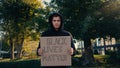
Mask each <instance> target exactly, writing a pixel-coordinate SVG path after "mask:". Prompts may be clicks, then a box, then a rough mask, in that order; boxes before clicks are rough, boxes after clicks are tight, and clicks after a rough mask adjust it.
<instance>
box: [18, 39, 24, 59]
mask: <svg viewBox="0 0 120 68" xmlns="http://www.w3.org/2000/svg"><path fill="white" fill-rule="evenodd" d="M18 42H19V43H17V48H16V49H17V56H16V58H17V59H21V58H22V47H23V42H24V38H22V39H20V40H19V41H18Z"/></svg>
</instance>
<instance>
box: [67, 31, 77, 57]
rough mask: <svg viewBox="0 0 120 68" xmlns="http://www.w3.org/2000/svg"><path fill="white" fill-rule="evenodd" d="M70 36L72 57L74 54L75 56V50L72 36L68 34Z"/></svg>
mask: <svg viewBox="0 0 120 68" xmlns="http://www.w3.org/2000/svg"><path fill="white" fill-rule="evenodd" d="M69 34H70V36H71V47H72V48H73V50H74V52H73V55H72V56H74V55H75V54H76V49H75V45H74V42H73V36H72V34H71V33H69Z"/></svg>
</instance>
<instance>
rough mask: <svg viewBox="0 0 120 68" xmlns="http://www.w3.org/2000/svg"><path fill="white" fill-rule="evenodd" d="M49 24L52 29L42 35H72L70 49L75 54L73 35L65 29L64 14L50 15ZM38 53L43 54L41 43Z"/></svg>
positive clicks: (63, 67)
mask: <svg viewBox="0 0 120 68" xmlns="http://www.w3.org/2000/svg"><path fill="white" fill-rule="evenodd" d="M49 24H50V26H51V29H49V30H47V31H45V32H43V33H42V35H41V37H52V36H71V48H70V49H68V50H69V51H68V54H69V55H71V56H72V55H74V52H75V46H74V43H73V41H72V35H71V34H70V32H68V31H65V30H63V19H62V16H61V15H60V14H59V13H53V14H51V15H50V17H49ZM37 55H38V56H40V55H42V49H41V48H40V43H39V46H38V48H37ZM45 68H68V66H59V67H58V66H57V67H45Z"/></svg>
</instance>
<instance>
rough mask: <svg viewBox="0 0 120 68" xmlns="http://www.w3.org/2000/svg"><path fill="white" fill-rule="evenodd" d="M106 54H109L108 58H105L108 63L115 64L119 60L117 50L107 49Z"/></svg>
mask: <svg viewBox="0 0 120 68" xmlns="http://www.w3.org/2000/svg"><path fill="white" fill-rule="evenodd" d="M107 54H108V55H109V57H108V58H106V61H107V63H109V64H116V63H118V64H119V62H120V52H119V51H111V50H108V51H107Z"/></svg>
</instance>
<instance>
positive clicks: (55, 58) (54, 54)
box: [40, 36, 71, 66]
mask: <svg viewBox="0 0 120 68" xmlns="http://www.w3.org/2000/svg"><path fill="white" fill-rule="evenodd" d="M40 44H41V48H42V52H43V54H42V56H41V66H71V56H70V55H69V53H68V50H69V49H70V47H71V38H70V36H58V37H41V38H40Z"/></svg>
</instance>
